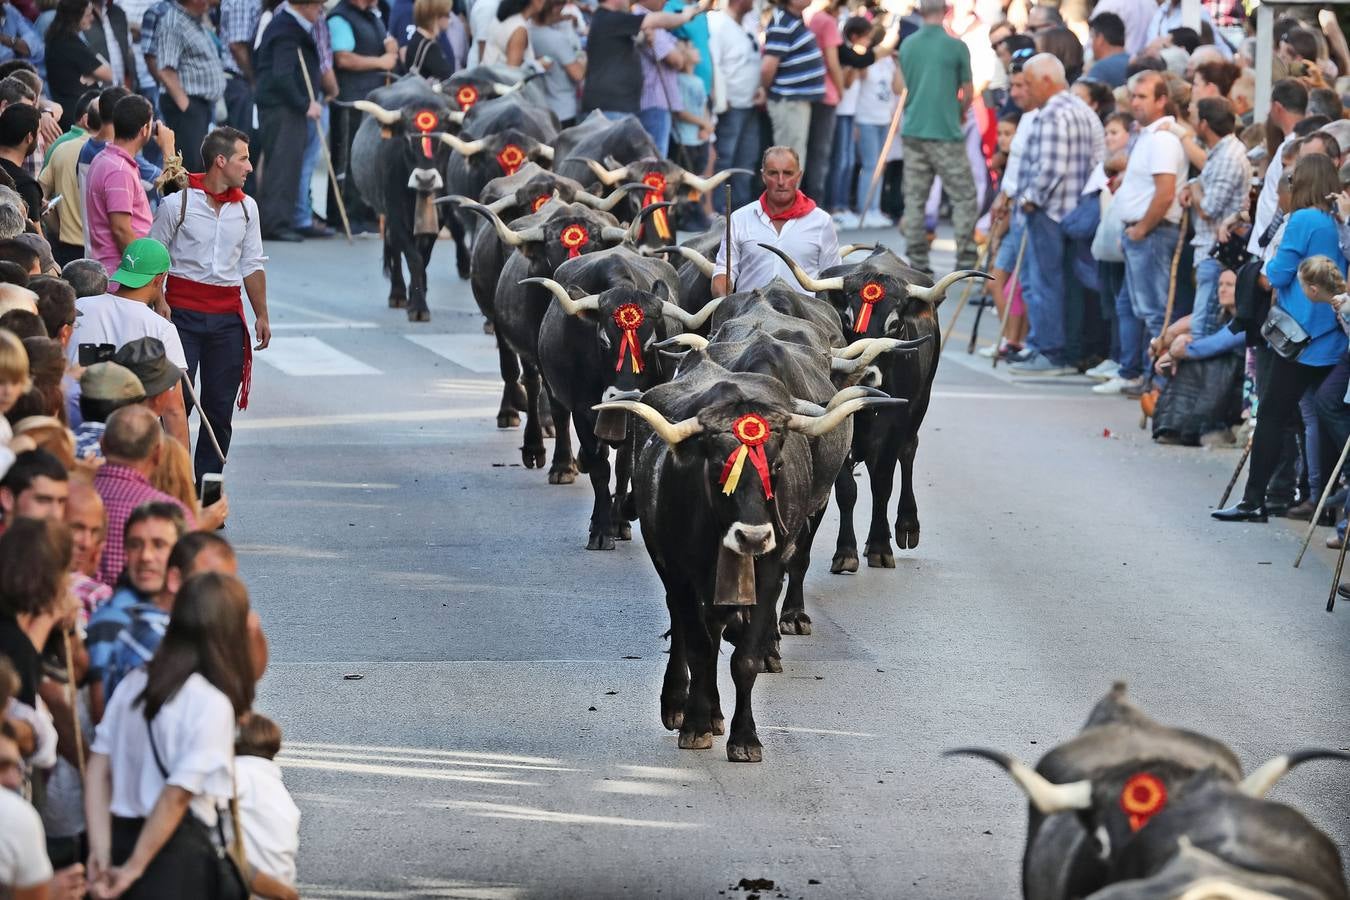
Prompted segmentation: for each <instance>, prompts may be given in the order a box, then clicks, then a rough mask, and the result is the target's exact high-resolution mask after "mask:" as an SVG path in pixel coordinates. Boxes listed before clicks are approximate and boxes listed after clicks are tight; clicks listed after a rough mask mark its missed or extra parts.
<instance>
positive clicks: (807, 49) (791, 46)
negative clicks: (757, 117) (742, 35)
mask: <svg viewBox="0 0 1350 900" xmlns="http://www.w3.org/2000/svg"><path fill="white" fill-rule="evenodd" d="M764 55H765V56H776V57H778V71H777V72H775V73H774V76H773V84H772V85H770V87H769V97H770V99H773V100H813V101H814V100H821V99H823V98H824V97H825V59H824V57H822V56H821V55H820V47H819V45H817V44H816V36H815V35H814V34H812V33H811V29H809V28H807V27H806V23H805V22H803V21H802V17H801V16H794V15H791V14H790V13H788V12H787V10H785V9H781V8H780V9H775V10H774V12H773V18H772V19H770V20H769V27H768V29H766V30H765V32H764Z"/></svg>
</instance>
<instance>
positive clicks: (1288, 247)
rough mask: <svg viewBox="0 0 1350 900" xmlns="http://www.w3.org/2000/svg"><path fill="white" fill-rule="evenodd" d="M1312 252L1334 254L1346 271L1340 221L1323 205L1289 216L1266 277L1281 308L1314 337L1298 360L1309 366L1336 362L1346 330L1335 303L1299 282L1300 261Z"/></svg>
mask: <svg viewBox="0 0 1350 900" xmlns="http://www.w3.org/2000/svg"><path fill="white" fill-rule="evenodd" d="M1310 256H1327V257H1330V258H1331V259H1332V261H1334V262H1335V263H1336V266H1337V267H1338V268H1339V269H1340V270H1341V271H1342V272H1344V271H1345V256H1344V255H1343V254H1342V253H1341V242H1340V235H1339V232H1338V231H1337V229H1336V222H1335V220H1334V219H1332V217H1331V216H1330V215H1329V214H1328V213H1325V212H1323V211H1322V210H1320V209H1300V210H1299V211H1298V212H1296V213H1294V214H1293V215H1292V216H1290V217H1289V222H1288V224H1286V225H1285V227H1284V237H1283V238H1282V239H1281V240H1280V246H1279V249H1278V250H1276V251H1275V255H1274V256H1273V257H1272V258H1271V260H1270V262H1268V263H1266V278H1268V279H1269V280H1270V286H1271V287H1273V288H1275V291H1276V299H1277V300H1278V301H1279V304H1280V306H1281V308H1283V309H1284V311H1285V312H1287V313H1289V315H1291V316H1293V317H1294V318H1295V319H1296V320H1297V321H1298V324H1300V325H1302V326H1303V330H1304V331H1306V332H1308V336H1309V337H1311V338H1312V342H1311V343H1310V344H1308V346H1307V347H1306V348H1304V350H1303V352H1302V353H1301V354H1300V355H1299V358H1298V361H1299V362H1300V363H1302V364H1303V365H1305V366H1334V365H1335V364H1336V363H1337V362H1339V361H1340V359H1341V355H1342V354H1344V353H1345V347H1346V337H1345V332H1344V331H1342V330H1341V326H1340V325H1338V324H1337V323H1336V311H1335V310H1334V309H1332V308H1331V304H1329V303H1313V302H1312V301H1311V300H1309V299H1308V297H1307V295H1306V294H1304V293H1303V288H1302V287H1301V286H1300V285H1299V283H1298V266H1299V263H1301V262H1303V260H1305V259H1307V258H1308V257H1310Z"/></svg>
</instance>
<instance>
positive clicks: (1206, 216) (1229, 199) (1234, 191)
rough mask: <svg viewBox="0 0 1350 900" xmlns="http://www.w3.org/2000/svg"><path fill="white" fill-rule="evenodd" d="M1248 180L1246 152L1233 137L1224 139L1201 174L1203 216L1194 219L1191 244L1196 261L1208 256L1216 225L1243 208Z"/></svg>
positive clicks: (1201, 208)
mask: <svg viewBox="0 0 1350 900" xmlns="http://www.w3.org/2000/svg"><path fill="white" fill-rule="evenodd" d="M1251 180H1252V164H1251V162H1250V161H1249V160H1248V159H1247V148H1246V147H1244V146H1243V144H1242V141H1240V140H1238V139H1237V137H1236V136H1235V135H1231V134H1229V135H1225V136H1224V138H1223V139H1222V140H1220V141H1219V142H1218V143H1217V144H1215V145H1214V146H1213V147H1212V148H1211V149H1210V151H1209V157H1208V158H1207V159H1206V160H1205V167H1204V168H1203V169H1201V170H1200V191H1201V194H1200V212H1202V213H1203V215H1199V216H1196V217H1195V237H1194V239H1192V240H1191V246H1192V247H1194V248H1195V251H1196V252H1195V258H1196V260H1202V259H1204V258H1205V257H1206V256H1208V255H1209V251H1210V248H1211V247H1213V246H1214V241H1215V233H1214V232H1215V229H1216V228H1218V225H1219V223H1220V222H1222V221H1223V220H1224V219H1226V218H1228V217H1229V216H1231V215H1232V214H1233V213H1236V212H1239V211H1241V209H1242V207H1243V206H1244V205H1245V204H1246V202H1247V191H1248V185H1249V184H1250V183H1251Z"/></svg>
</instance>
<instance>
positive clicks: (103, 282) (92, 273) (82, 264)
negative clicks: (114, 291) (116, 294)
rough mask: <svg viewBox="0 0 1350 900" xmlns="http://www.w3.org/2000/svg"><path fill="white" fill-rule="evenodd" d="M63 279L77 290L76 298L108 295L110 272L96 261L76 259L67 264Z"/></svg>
mask: <svg viewBox="0 0 1350 900" xmlns="http://www.w3.org/2000/svg"><path fill="white" fill-rule="evenodd" d="M61 277H62V278H64V279H65V280H66V281H67V282H69V284H70V286H71V287H73V288H74V289H75V296H76V298H79V297H97V296H98V295H99V294H106V293H108V270H107V269H105V268H103V263H101V262H99V261H98V260H96V259H76V260H72V261H70V262H68V263H66V266H65V268H64V269H62V270H61Z"/></svg>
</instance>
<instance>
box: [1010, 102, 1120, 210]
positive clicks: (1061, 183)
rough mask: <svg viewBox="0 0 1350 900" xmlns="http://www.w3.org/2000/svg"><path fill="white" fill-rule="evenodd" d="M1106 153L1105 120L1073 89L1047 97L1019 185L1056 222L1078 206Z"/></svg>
mask: <svg viewBox="0 0 1350 900" xmlns="http://www.w3.org/2000/svg"><path fill="white" fill-rule="evenodd" d="M1105 154H1106V143H1105V139H1104V138H1103V136H1102V123H1101V120H1100V119H1098V118H1097V114H1096V113H1094V112H1093V111H1092V108H1091V107H1090V106H1088V105H1087V104H1086V103H1084V102H1083V101H1082V100H1080V99H1079V98H1078V97H1077V96H1076V95H1075V94H1074V93H1073V91H1070V90H1063V91H1060V92H1059V93H1058V94H1055V96H1053V97H1051V98H1050V99H1049V100H1047V101H1046V103H1045V105H1044V106H1043V107H1041V111H1040V113H1039V114H1038V115H1037V116H1036V122H1035V124H1033V125H1032V128H1031V139H1030V140H1029V141H1028V142H1027V149H1026V156H1024V157H1023V158H1022V170H1021V171H1020V172H1019V173H1018V175H1017V185H1018V188H1019V190H1020V191H1021V194H1022V196H1021V197H1020V198H1019V199H1020V200H1021V201H1022V202H1024V203H1032V204H1034V205H1036V206H1039V207H1040V208H1041V209H1042V210H1044V211H1045V214H1046V215H1048V216H1049V217H1050V218H1052V219H1054V220H1055V221H1056V222H1058V221H1059V220H1060V219H1062V218H1064V216H1065V215H1066V214H1068V212H1069V210H1071V209H1073V208H1074V207H1075V206H1077V205H1078V197H1079V195H1080V194H1082V192H1083V185H1085V184H1087V180H1088V176H1089V175H1091V174H1092V170H1093V169H1094V168H1096V166H1097V163H1099V162H1101V161H1102V157H1103V156H1105Z"/></svg>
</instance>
